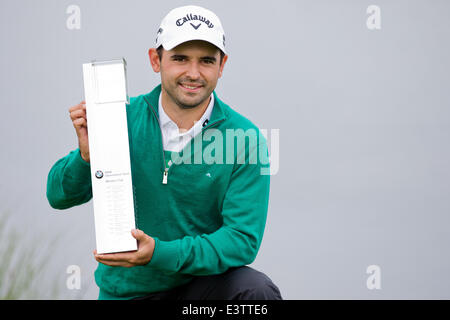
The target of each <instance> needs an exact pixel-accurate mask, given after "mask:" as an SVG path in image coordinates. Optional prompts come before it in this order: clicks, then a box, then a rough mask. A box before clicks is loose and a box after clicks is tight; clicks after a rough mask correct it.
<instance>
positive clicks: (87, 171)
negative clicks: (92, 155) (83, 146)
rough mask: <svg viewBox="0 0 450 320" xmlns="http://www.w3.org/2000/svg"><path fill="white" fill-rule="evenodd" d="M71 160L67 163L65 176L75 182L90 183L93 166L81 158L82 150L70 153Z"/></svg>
mask: <svg viewBox="0 0 450 320" xmlns="http://www.w3.org/2000/svg"><path fill="white" fill-rule="evenodd" d="M70 153H71V155H70V158H69V161H68V162H67V166H66V169H65V175H67V176H69V177H71V178H72V179H74V180H79V181H90V179H91V164H90V163H89V162H87V161H85V160H84V159H83V158H82V157H81V153H80V149H76V150H74V151H71V152H70Z"/></svg>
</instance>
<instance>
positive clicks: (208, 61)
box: [203, 60, 214, 64]
mask: <svg viewBox="0 0 450 320" xmlns="http://www.w3.org/2000/svg"><path fill="white" fill-rule="evenodd" d="M203 61H204V62H205V63H206V64H213V63H214V61H212V60H203Z"/></svg>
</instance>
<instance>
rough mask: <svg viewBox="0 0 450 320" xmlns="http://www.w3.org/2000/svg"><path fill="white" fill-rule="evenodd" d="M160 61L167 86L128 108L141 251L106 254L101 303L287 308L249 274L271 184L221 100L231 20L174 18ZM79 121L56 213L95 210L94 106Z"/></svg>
mask: <svg viewBox="0 0 450 320" xmlns="http://www.w3.org/2000/svg"><path fill="white" fill-rule="evenodd" d="M149 58H150V63H151V66H152V68H153V70H154V71H155V72H158V73H161V84H160V85H158V86H157V87H156V88H154V89H153V90H152V91H151V92H150V93H148V94H144V95H141V96H138V97H134V98H131V99H130V104H129V105H127V121H128V131H129V139H130V159H131V168H132V180H133V185H134V197H135V203H136V205H135V211H136V221H137V227H138V228H139V229H136V230H132V235H133V237H135V238H136V239H137V241H138V250H137V251H133V252H122V253H113V254H97V253H96V251H94V256H95V259H96V260H97V261H98V262H99V265H98V268H97V270H96V272H95V280H96V282H97V284H98V286H99V287H100V295H99V298H100V299H132V298H146V299H281V295H280V292H279V289H278V288H277V286H276V285H275V284H273V282H272V281H271V280H270V279H269V278H268V277H267V276H266V275H265V274H263V273H262V272H260V271H257V270H255V269H253V268H250V267H248V266H246V265H247V264H249V263H251V262H252V261H253V260H254V259H255V257H256V254H257V252H258V250H259V247H260V244H261V241H262V236H263V232H264V228H265V222H266V216H267V207H268V199H269V175H268V174H267V173H264V169H267V164H265V163H263V161H256V162H255V161H253V160H254V159H255V157H257V156H258V154H259V155H260V156H261V155H262V158H264V156H267V145H266V140H265V139H264V137H263V136H262V135H261V134H260V132H259V131H258V128H257V127H256V126H255V125H254V124H253V123H251V122H250V121H249V120H247V119H246V118H244V117H243V116H241V115H240V114H238V113H237V112H236V111H234V110H233V109H231V108H230V107H229V106H228V105H226V104H225V103H224V102H222V101H221V100H220V99H219V98H218V96H217V95H216V93H215V91H214V89H215V87H216V85H217V81H218V79H219V78H220V77H221V76H222V72H223V68H224V66H225V64H226V62H227V59H228V56H227V55H226V52H225V36H224V32H223V29H222V25H221V23H220V21H219V18H218V17H217V16H216V15H215V14H214V13H213V12H211V11H209V10H207V9H204V8H201V7H197V6H185V7H180V8H176V9H174V10H172V11H170V12H169V13H168V15H167V16H166V17H165V18H164V19H163V21H162V23H161V27H160V28H159V30H158V33H157V38H156V46H155V48H151V49H150V50H149ZM69 111H70V117H71V119H72V121H73V125H74V127H75V129H76V133H77V136H78V144H79V148H78V149H76V150H73V151H71V152H70V153H69V154H68V155H67V156H66V157H64V158H62V159H60V160H59V161H58V162H56V164H55V165H54V166H53V167H52V169H51V170H50V173H49V176H48V184H47V198H48V200H49V202H50V204H51V206H52V207H53V208H56V209H65V208H69V207H72V206H75V205H80V204H82V203H85V202H87V201H89V200H90V199H91V198H92V185H91V180H90V177H91V168H90V164H89V160H90V159H89V144H88V124H87V120H88V119H87V117H86V107H85V104H84V103H83V102H82V103H80V104H79V105H77V106H74V107H72V108H70V109H69ZM242 133H245V135H244V138H243V139H244V140H242V136H243V135H242ZM251 133H255V134H253V135H252V134H251ZM213 138H214V139H213ZM239 140H240V142H241V143H239ZM242 141H244V142H246V141H248V142H249V143H242ZM224 150H225V151H224ZM199 155H200V157H199ZM199 158H200V160H201V161H200V163H199V161H198V160H199ZM230 160H232V161H230Z"/></svg>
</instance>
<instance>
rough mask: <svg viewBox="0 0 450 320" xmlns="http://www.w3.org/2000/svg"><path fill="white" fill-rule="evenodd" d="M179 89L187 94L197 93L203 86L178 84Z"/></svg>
mask: <svg viewBox="0 0 450 320" xmlns="http://www.w3.org/2000/svg"><path fill="white" fill-rule="evenodd" d="M180 87H182V88H183V89H186V90H187V91H189V92H197V91H199V90H200V88H202V87H203V86H198V85H188V84H183V83H180Z"/></svg>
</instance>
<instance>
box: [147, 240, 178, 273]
mask: <svg viewBox="0 0 450 320" xmlns="http://www.w3.org/2000/svg"><path fill="white" fill-rule="evenodd" d="M153 238H154V239H155V250H154V251H153V256H152V259H151V260H150V262H149V263H148V266H151V267H154V268H157V269H163V270H168V271H173V272H176V271H177V270H178V244H179V242H178V240H174V241H162V240H159V239H158V238H156V237H153Z"/></svg>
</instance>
